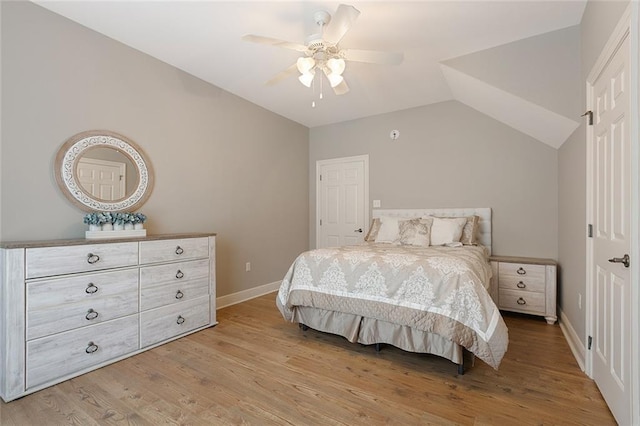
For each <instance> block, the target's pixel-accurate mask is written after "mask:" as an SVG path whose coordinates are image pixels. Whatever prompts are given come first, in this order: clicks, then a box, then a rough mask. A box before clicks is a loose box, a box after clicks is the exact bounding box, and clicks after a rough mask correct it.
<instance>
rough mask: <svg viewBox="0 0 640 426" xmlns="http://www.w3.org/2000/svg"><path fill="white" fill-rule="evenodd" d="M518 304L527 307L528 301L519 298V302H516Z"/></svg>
mask: <svg viewBox="0 0 640 426" xmlns="http://www.w3.org/2000/svg"><path fill="white" fill-rule="evenodd" d="M516 302H517V303H518V305H526V304H527V301H526V300H524V299H523V298H522V297H519V298H518V300H516Z"/></svg>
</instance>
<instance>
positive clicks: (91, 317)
mask: <svg viewBox="0 0 640 426" xmlns="http://www.w3.org/2000/svg"><path fill="white" fill-rule="evenodd" d="M84 317H85V318H86V319H87V320H89V321H91V320H94V319H96V318H98V313H97V312H96V311H94V310H93V309H89V310H88V311H87V315H85V316H84Z"/></svg>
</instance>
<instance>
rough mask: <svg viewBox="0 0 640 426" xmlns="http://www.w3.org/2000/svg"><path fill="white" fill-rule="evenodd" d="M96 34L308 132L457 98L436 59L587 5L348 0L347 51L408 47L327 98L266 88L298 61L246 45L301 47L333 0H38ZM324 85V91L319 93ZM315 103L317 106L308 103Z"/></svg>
mask: <svg viewBox="0 0 640 426" xmlns="http://www.w3.org/2000/svg"><path fill="white" fill-rule="evenodd" d="M35 2H36V3H38V4H40V5H41V6H43V7H45V8H47V9H49V10H51V11H53V12H56V13H59V14H60V15H63V16H66V17H68V18H70V19H72V20H74V21H76V22H78V23H80V24H82V25H85V26H87V27H89V28H91V29H93V30H95V31H98V32H100V33H102V34H105V35H107V36H109V37H111V38H113V39H115V40H118V41H120V42H122V43H124V44H126V45H129V46H131V47H133V48H135V49H138V50H140V51H142V52H145V53H147V54H149V55H151V56H154V57H156V58H158V59H160V60H162V61H164V62H166V63H169V64H171V65H173V66H175V67H177V68H180V69H182V70H184V71H186V72H188V73H190V74H192V75H194V76H196V77H199V78H201V79H202V80H205V81H208V82H210V83H211V84H213V85H216V86H218V87H220V88H222V89H224V90H227V91H229V92H231V93H233V94H236V95H238V96H240V97H242V98H244V99H247V100H249V101H251V102H253V103H255V104H257V105H260V106H262V107H264V108H266V109H268V110H270V111H273V112H275V113H277V114H280V115H282V116H284V117H287V118H289V119H291V120H293V121H296V122H298V123H300V124H303V125H305V126H308V127H315V126H320V125H325V124H331V123H337V122H341V121H347V120H351V119H355V118H360V117H365V116H370V115H375V114H381V113H386V112H391V111H397V110H402V109H406V108H411V107H416V106H421V105H428V104H432V103H436V102H441V101H445V100H450V99H453V98H454V97H453V93H452V90H451V89H450V87H449V86H448V84H447V80H446V79H445V78H444V75H443V72H442V69H441V67H440V65H439V62H441V61H444V60H446V59H450V58H454V57H458V56H462V55H466V54H469V53H472V52H476V51H479V50H483V49H487V48H490V47H494V46H498V45H501V44H506V43H510V42H513V41H516V40H520V39H523V38H527V37H531V36H534V35H538V34H542V33H545V32H549V31H554V30H558V29H561V28H566V27H569V26H573V25H577V24H579V23H580V20H581V18H582V13H583V11H584V7H585V4H586V0H574V1H553V0H540V1H519V0H511V1H482V0H475V1H413V2H400V1H367V2H363V1H347V2H346V3H348V4H351V5H353V6H355V7H356V8H357V9H358V10H360V12H361V14H360V17H359V18H358V19H357V21H356V23H355V24H354V26H353V27H352V28H351V30H350V31H349V32H348V33H347V35H346V36H345V37H344V38H343V40H342V42H341V43H340V46H341V47H343V48H355V49H368V50H389V51H402V52H404V55H405V60H404V62H403V63H402V64H401V65H399V66H385V65H373V64H363V63H354V62H351V63H347V69H346V71H345V73H344V76H345V79H346V81H347V82H348V84H349V87H350V89H351V90H350V92H349V93H347V94H345V95H342V96H336V95H334V94H333V92H332V90H331V88H330V87H329V85H328V83H327V82H326V80H325V81H324V89H323V92H324V99H323V100H321V101H318V100H317V95H318V93H317V91H316V93H315V96H314V93H313V91H312V89H310V88H306V87H304V86H303V85H302V84H300V82H298V80H297V79H296V78H295V77H290V78H289V79H287V80H285V81H283V82H280V83H279V84H277V85H275V86H265V84H264V83H265V82H266V81H267V80H269V79H270V78H271V77H273V76H274V75H275V74H277V73H278V72H280V71H282V70H284V69H285V68H287V67H289V66H290V65H291V64H292V63H293V62H295V60H296V59H297V58H298V57H299V56H300V54H299V53H298V52H295V51H292V50H286V49H282V48H277V47H272V46H266V45H258V44H253V43H247V42H243V41H242V40H241V37H242V36H243V35H245V34H257V35H262V36H267V37H274V38H279V39H283V40H287V41H292V42H296V43H302V44H304V41H305V38H306V37H307V36H308V35H310V34H312V33H314V32H317V31H316V30H317V26H316V24H315V22H314V20H313V14H314V12H316V11H318V10H327V11H329V12H330V13H333V12H334V11H335V10H336V8H337V7H338V5H339V4H340V2H326V1H275V2H274V1H258V2H247V1H226V2H223V1H77V0H76V1H65V2H58V1H35ZM316 89H317V87H316ZM313 99H316V107H315V108H312V107H311V101H312V100H313Z"/></svg>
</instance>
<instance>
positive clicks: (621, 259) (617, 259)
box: [609, 254, 629, 268]
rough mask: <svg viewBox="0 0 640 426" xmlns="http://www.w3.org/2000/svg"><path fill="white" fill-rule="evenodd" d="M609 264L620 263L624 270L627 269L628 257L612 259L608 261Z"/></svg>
mask: <svg viewBox="0 0 640 426" xmlns="http://www.w3.org/2000/svg"><path fill="white" fill-rule="evenodd" d="M609 262H611V263H622V264H623V265H624V267H625V268H628V267H629V255H628V254H625V255H624V256H622V257H614V258H613V259H609Z"/></svg>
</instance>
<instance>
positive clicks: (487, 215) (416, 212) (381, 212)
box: [373, 207, 491, 253]
mask: <svg viewBox="0 0 640 426" xmlns="http://www.w3.org/2000/svg"><path fill="white" fill-rule="evenodd" d="M472 215H476V216H479V217H480V220H479V221H478V227H479V230H478V242H479V243H480V244H482V245H483V246H485V247H487V248H488V249H489V253H491V208H490V207H475V208H451V209H375V210H373V217H374V218H376V217H380V216H392V217H406V218H412V217H421V216H443V217H444V216H446V217H461V216H472Z"/></svg>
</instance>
